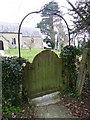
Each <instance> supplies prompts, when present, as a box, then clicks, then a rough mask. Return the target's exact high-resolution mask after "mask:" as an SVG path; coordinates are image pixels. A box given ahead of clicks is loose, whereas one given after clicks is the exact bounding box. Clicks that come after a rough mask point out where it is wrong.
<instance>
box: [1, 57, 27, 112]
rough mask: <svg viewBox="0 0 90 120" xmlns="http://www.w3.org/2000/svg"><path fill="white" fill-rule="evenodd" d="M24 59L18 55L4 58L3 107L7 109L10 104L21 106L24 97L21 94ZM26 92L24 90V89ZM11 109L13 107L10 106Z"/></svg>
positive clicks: (4, 109)
mask: <svg viewBox="0 0 90 120" xmlns="http://www.w3.org/2000/svg"><path fill="white" fill-rule="evenodd" d="M23 62H25V60H24V59H22V58H18V57H11V58H9V57H3V58H2V108H3V111H6V109H7V108H8V106H7V105H8V103H9V107H10V105H12V106H20V105H22V101H23V99H22V98H21V96H20V87H21V85H22V63H23ZM23 93H24V91H23ZM8 109H10V110H11V108H8Z"/></svg>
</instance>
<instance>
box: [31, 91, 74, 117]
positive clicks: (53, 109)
mask: <svg viewBox="0 0 90 120" xmlns="http://www.w3.org/2000/svg"><path fill="white" fill-rule="evenodd" d="M32 101H33V102H34V103H35V104H36V106H37V113H36V117H38V118H66V119H67V118H68V119H69V118H75V117H74V116H72V115H71V114H70V112H69V111H68V109H67V108H66V107H65V106H63V105H61V104H60V96H59V92H55V93H52V94H49V95H45V96H43V97H38V98H35V99H33V100H32Z"/></svg>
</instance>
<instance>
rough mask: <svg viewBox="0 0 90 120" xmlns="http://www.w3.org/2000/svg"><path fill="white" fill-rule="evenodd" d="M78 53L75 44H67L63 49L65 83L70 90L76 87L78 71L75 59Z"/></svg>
mask: <svg viewBox="0 0 90 120" xmlns="http://www.w3.org/2000/svg"><path fill="white" fill-rule="evenodd" d="M78 54H79V51H78V49H77V48H76V47H73V46H66V47H64V48H63V49H62V50H61V58H62V76H63V84H65V89H69V90H70V91H75V89H76V80H77V72H76V65H75V61H76V55H78Z"/></svg>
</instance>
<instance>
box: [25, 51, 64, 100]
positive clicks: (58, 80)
mask: <svg viewBox="0 0 90 120" xmlns="http://www.w3.org/2000/svg"><path fill="white" fill-rule="evenodd" d="M23 83H24V86H25V88H26V90H27V92H28V95H29V97H30V98H34V97H37V96H41V95H45V94H47V93H51V92H54V91H57V90H59V89H60V88H61V87H62V63H61V59H60V58H59V57H58V56H57V55H56V54H55V53H54V52H53V51H50V50H45V51H42V52H41V53H39V54H38V55H37V56H36V57H35V58H34V60H33V62H32V63H29V62H28V63H26V67H25V68H24V74H23Z"/></svg>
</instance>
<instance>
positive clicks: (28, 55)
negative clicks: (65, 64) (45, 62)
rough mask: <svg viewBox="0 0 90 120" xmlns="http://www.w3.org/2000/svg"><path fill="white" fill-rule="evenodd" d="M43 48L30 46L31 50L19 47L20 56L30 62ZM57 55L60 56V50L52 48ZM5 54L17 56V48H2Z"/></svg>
mask: <svg viewBox="0 0 90 120" xmlns="http://www.w3.org/2000/svg"><path fill="white" fill-rule="evenodd" d="M43 50H45V49H40V48H32V49H31V51H30V49H21V57H23V58H25V59H28V60H29V61H30V62H32V61H33V59H34V57H35V56H36V55H37V54H38V53H40V52H41V51H43ZM53 51H54V52H55V53H56V54H57V55H58V56H60V51H57V50H53ZM4 52H5V54H7V55H10V56H11V57H12V56H19V55H18V54H19V52H18V49H17V48H16V49H10V50H4Z"/></svg>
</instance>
